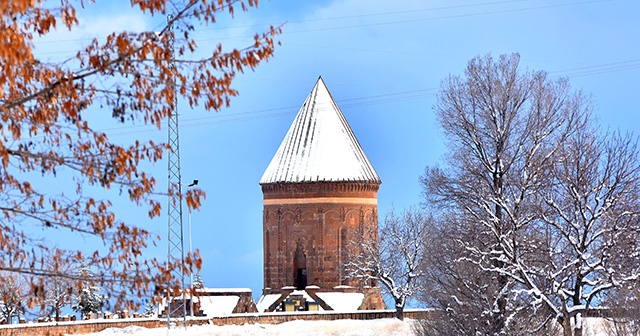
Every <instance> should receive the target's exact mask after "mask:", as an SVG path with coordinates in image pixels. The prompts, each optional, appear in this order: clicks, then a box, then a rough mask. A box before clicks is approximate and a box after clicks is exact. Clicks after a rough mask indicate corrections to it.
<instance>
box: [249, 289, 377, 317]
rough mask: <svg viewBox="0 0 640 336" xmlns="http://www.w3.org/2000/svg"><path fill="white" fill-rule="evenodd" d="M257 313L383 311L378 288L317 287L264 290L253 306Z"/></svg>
mask: <svg viewBox="0 0 640 336" xmlns="http://www.w3.org/2000/svg"><path fill="white" fill-rule="evenodd" d="M256 306H257V308H258V311H259V312H276V311H336V312H351V311H357V310H379V309H386V305H385V304H384V301H383V300H382V295H381V294H380V288H377V287H375V288H366V289H364V290H363V289H358V288H355V287H351V286H336V287H334V288H320V287H318V286H307V287H306V288H305V289H296V288H295V287H293V286H289V287H283V288H280V289H272V288H265V289H263V290H262V297H261V298H260V300H259V301H258V304H257V305H256Z"/></svg>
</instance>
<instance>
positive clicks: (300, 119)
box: [260, 77, 381, 184]
mask: <svg viewBox="0 0 640 336" xmlns="http://www.w3.org/2000/svg"><path fill="white" fill-rule="evenodd" d="M344 181H354V182H356V181H357V182H370V183H381V181H380V177H378V174H377V173H376V171H375V169H373V166H372V165H371V163H370V162H369V159H367V156H366V155H365V154H364V151H362V147H360V144H359V143H358V140H357V139H356V137H355V135H354V134H353V131H352V130H351V127H349V124H348V123H347V120H346V119H345V118H344V115H343V114H342V112H341V111H340V108H339V107H338V105H337V104H336V102H335V101H334V100H333V98H332V97H331V94H330V93H329V90H328V89H327V87H326V85H325V84H324V81H323V80H322V77H319V78H318V81H317V82H316V85H315V86H314V87H313V90H311V93H310V94H309V96H308V97H307V99H306V100H305V101H304V104H302V107H301V108H300V111H298V114H297V115H296V117H295V119H294V120H293V124H291V127H290V128H289V131H288V132H287V135H286V136H285V137H284V140H283V141H282V143H281V144H280V147H279V148H278V151H277V152H276V155H275V156H274V157H273V159H272V160H271V163H270V164H269V166H268V167H267V170H266V171H265V172H264V175H263V176H262V179H261V180H260V184H268V183H304V182H344Z"/></svg>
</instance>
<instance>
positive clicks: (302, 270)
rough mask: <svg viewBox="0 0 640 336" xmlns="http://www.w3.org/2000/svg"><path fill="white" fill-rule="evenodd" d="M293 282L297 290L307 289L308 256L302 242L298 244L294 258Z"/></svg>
mask: <svg viewBox="0 0 640 336" xmlns="http://www.w3.org/2000/svg"><path fill="white" fill-rule="evenodd" d="M293 270H294V271H293V272H294V273H293V282H294V285H295V286H296V289H305V288H306V287H307V254H306V253H305V251H304V246H303V244H302V241H301V240H298V241H297V242H296V252H295V253H294V256H293Z"/></svg>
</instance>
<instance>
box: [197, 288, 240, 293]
mask: <svg viewBox="0 0 640 336" xmlns="http://www.w3.org/2000/svg"><path fill="white" fill-rule="evenodd" d="M196 291H198V292H204V293H251V288H208V287H205V288H198V289H196Z"/></svg>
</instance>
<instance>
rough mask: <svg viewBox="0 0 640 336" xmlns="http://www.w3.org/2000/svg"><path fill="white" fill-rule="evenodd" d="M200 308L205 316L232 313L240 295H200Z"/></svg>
mask: <svg viewBox="0 0 640 336" xmlns="http://www.w3.org/2000/svg"><path fill="white" fill-rule="evenodd" d="M198 299H199V301H200V309H202V312H203V313H204V314H205V315H206V316H207V317H211V316H224V315H230V314H231V313H233V310H234V309H235V308H236V305H237V304H238V300H240V297H239V296H237V295H229V296H201V297H199V298H198Z"/></svg>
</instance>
